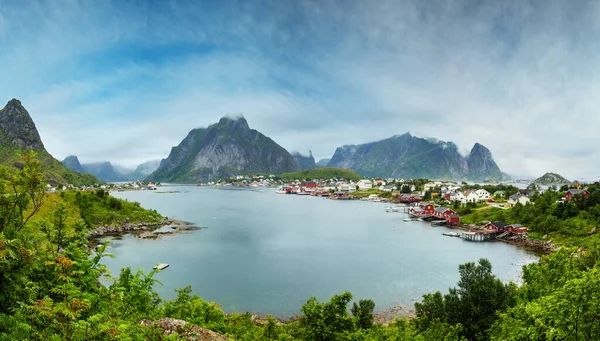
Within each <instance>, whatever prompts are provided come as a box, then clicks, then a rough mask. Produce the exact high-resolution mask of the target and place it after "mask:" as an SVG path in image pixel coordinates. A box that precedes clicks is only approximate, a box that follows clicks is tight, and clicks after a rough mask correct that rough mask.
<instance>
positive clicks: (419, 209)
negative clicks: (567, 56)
mask: <svg viewBox="0 0 600 341" xmlns="http://www.w3.org/2000/svg"><path fill="white" fill-rule="evenodd" d="M411 210H413V211H415V212H423V209H422V208H420V207H418V206H417V207H414V208H412V209H411Z"/></svg>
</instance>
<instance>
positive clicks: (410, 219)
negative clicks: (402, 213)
mask: <svg viewBox="0 0 600 341" xmlns="http://www.w3.org/2000/svg"><path fill="white" fill-rule="evenodd" d="M404 221H413V220H412V218H404Z"/></svg>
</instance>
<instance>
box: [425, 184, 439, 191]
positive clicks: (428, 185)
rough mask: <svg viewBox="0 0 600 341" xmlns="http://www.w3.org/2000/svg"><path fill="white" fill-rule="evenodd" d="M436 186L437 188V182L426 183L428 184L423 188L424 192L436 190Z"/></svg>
mask: <svg viewBox="0 0 600 341" xmlns="http://www.w3.org/2000/svg"><path fill="white" fill-rule="evenodd" d="M435 186H436V185H435V182H428V183H426V184H425V185H424V186H423V190H425V191H430V190H432V189H433V188H435Z"/></svg>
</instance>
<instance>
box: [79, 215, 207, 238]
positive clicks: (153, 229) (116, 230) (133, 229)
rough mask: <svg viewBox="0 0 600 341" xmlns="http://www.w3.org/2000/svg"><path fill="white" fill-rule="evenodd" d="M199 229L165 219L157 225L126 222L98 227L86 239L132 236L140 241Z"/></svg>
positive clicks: (181, 222)
mask: <svg viewBox="0 0 600 341" xmlns="http://www.w3.org/2000/svg"><path fill="white" fill-rule="evenodd" d="M199 229H201V228H200V227H197V226H195V225H194V224H193V223H190V222H186V221H180V220H177V219H172V218H168V217H165V218H164V219H163V221H162V222H158V223H144V222H142V223H130V222H127V221H126V222H124V223H123V224H121V225H118V226H114V225H106V226H98V227H96V228H95V229H93V230H91V231H89V233H88V237H89V238H90V239H100V238H102V237H108V236H123V235H126V234H132V235H134V236H136V237H138V238H141V239H160V238H161V237H163V236H170V235H175V234H180V233H184V232H189V231H195V230H199Z"/></svg>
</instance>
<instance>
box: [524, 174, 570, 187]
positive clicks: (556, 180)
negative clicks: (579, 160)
mask: <svg viewBox="0 0 600 341" xmlns="http://www.w3.org/2000/svg"><path fill="white" fill-rule="evenodd" d="M533 183H534V184H538V185H564V184H570V183H571V181H569V180H567V179H565V178H564V177H563V176H562V175H560V174H556V173H550V172H548V173H546V174H544V175H542V176H540V177H539V178H537V179H535V180H533Z"/></svg>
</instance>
